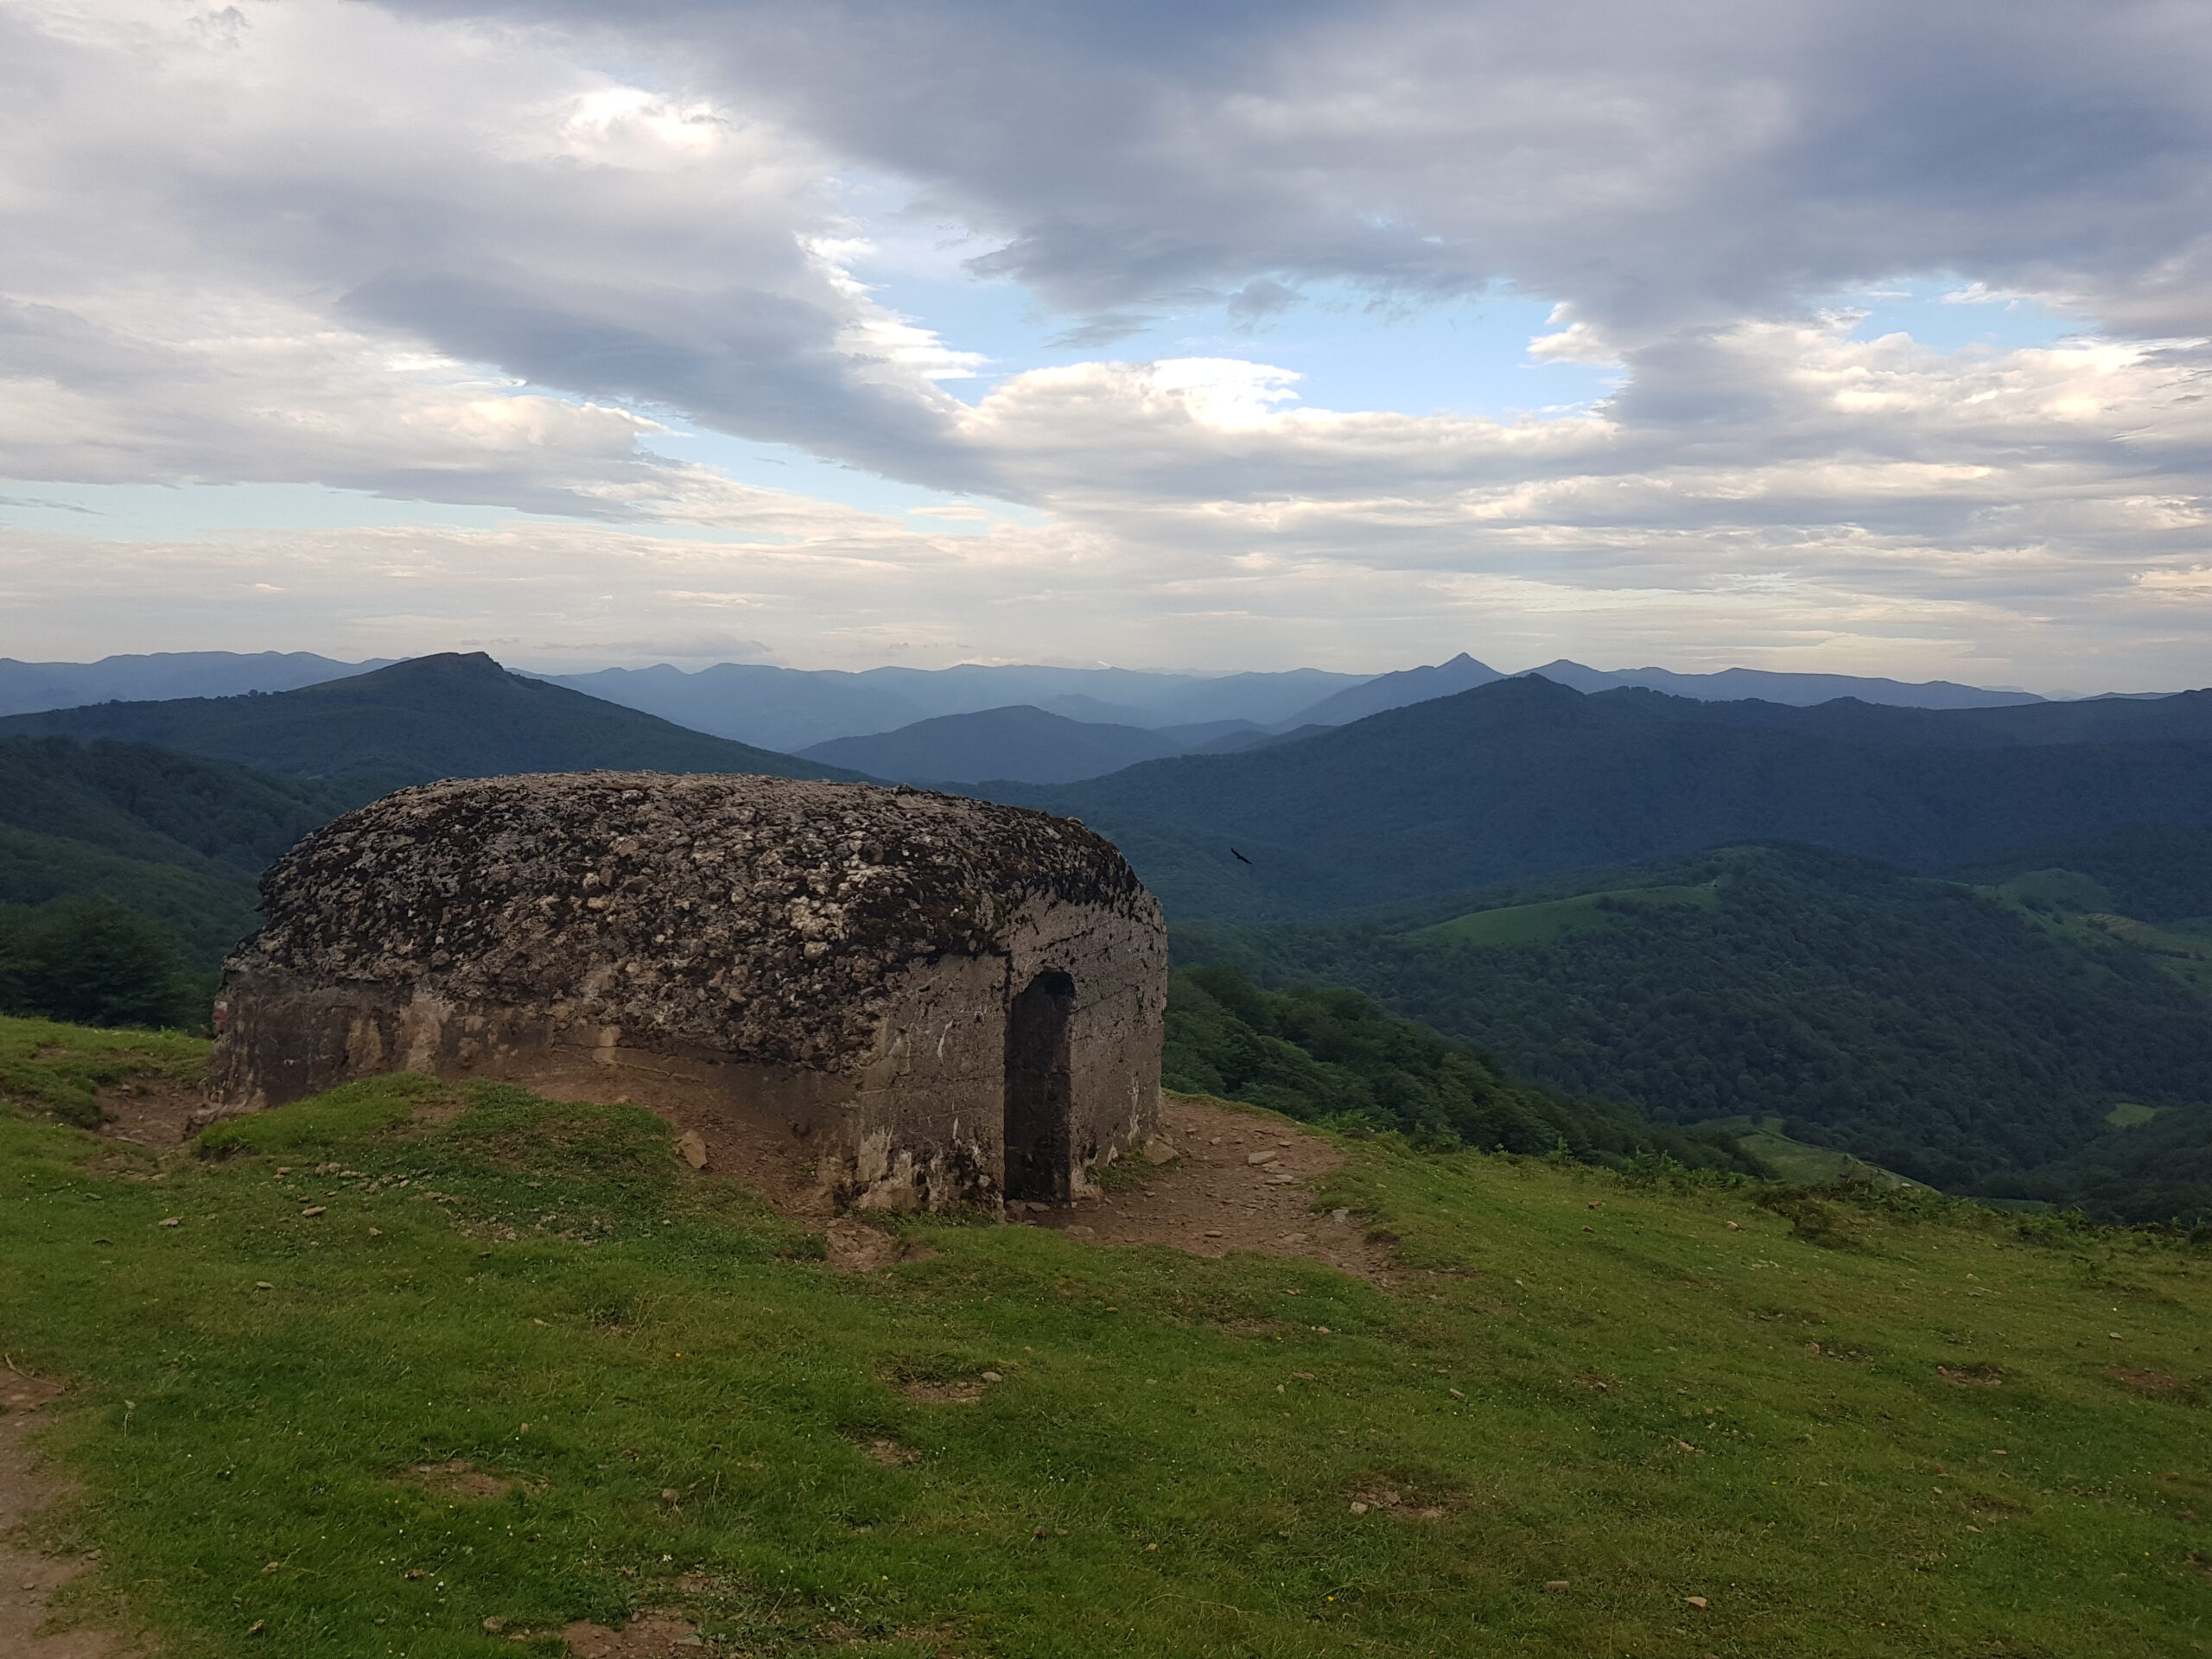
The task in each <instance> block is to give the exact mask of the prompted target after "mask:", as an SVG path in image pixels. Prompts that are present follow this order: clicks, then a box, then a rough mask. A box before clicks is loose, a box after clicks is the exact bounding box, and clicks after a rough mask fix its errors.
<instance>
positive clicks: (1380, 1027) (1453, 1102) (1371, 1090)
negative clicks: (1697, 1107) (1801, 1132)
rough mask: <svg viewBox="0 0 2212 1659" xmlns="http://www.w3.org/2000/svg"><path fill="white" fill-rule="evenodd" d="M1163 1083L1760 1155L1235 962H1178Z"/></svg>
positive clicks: (1616, 1152)
mask: <svg viewBox="0 0 2212 1659" xmlns="http://www.w3.org/2000/svg"><path fill="white" fill-rule="evenodd" d="M1161 1071H1162V1077H1163V1080H1164V1081H1165V1082H1166V1085H1167V1087H1169V1088H1170V1089H1179V1090H1183V1091H1184V1092H1185V1093H1188V1094H1203V1095H1218V1096H1225V1097H1227V1098H1229V1099H1231V1100H1242V1101H1247V1102H1249V1103H1251V1104H1253V1105H1255V1106H1264V1107H1266V1108H1267V1109H1268V1110H1270V1111H1276V1112H1281V1113H1282V1114H1283V1115H1284V1116H1287V1117H1294V1118H1298V1119H1300V1120H1301V1121H1303V1122H1309V1123H1312V1122H1331V1123H1333V1124H1336V1125H1338V1126H1339V1127H1358V1128H1378V1129H1395V1130H1398V1131H1400V1132H1402V1133H1404V1134H1408V1135H1413V1136H1414V1137H1415V1138H1416V1139H1418V1140H1420V1141H1423V1142H1425V1143H1427V1144H1430V1145H1434V1146H1446V1147H1459V1146H1466V1147H1475V1148H1477V1149H1478V1150H1479V1151H1484V1152H1496V1151H1504V1152H1519V1153H1548V1152H1550V1151H1552V1150H1553V1149H1554V1148H1555V1147H1563V1148H1564V1149H1565V1150H1566V1152H1567V1154H1569V1155H1570V1156H1572V1157H1573V1158H1575V1159H1577V1160H1580V1161H1583V1162H1592V1163H1612V1164H1618V1163H1619V1162H1621V1161H1623V1160H1625V1159H1628V1158H1630V1157H1632V1156H1634V1155H1635V1154H1637V1153H1652V1154H1663V1155H1665V1156H1667V1157H1671V1158H1673V1159H1674V1160H1676V1161H1677V1162H1678V1163H1681V1164H1686V1165H1689V1166H1694V1167H1712V1168H1726V1169H1737V1170H1741V1171H1745V1172H1751V1171H1754V1170H1756V1169H1757V1167H1758V1166H1757V1165H1756V1164H1754V1163H1752V1162H1751V1160H1748V1159H1746V1158H1745V1157H1744V1156H1743V1155H1742V1154H1740V1153H1739V1152H1738V1151H1737V1149H1736V1147H1735V1146H1734V1144H1733V1142H1732V1141H1731V1139H1730V1138H1729V1137H1728V1136H1726V1135H1722V1134H1718V1133H1714V1132H1711V1131H1689V1132H1685V1131H1683V1130H1681V1129H1680V1128H1673V1127H1670V1126H1667V1125H1661V1124H1654V1123H1650V1122H1645V1121H1644V1120H1643V1117H1642V1116H1640V1115H1639V1114H1637V1112H1636V1111H1635V1110H1634V1109H1632V1108H1628V1107H1623V1106H1619V1105H1616V1104H1614V1103H1611V1102H1608V1101H1598V1100H1587V1099H1578V1098H1576V1097H1574V1096H1571V1095H1569V1094H1567V1092H1566V1091H1565V1090H1560V1089H1554V1088H1548V1087H1546V1086H1545V1085H1543V1084H1531V1083H1529V1082H1527V1081H1525V1080H1523V1079H1520V1078H1516V1077H1509V1076H1507V1075H1506V1074H1505V1073H1504V1072H1503V1071H1501V1070H1500V1069H1499V1068H1498V1066H1497V1063H1496V1062H1495V1061H1493V1060H1492V1059H1491V1058H1490V1056H1488V1055H1487V1054H1484V1053H1482V1052H1479V1051H1478V1050H1476V1049H1473V1048H1471V1047H1470V1046H1467V1045H1466V1044H1465V1043H1458V1042H1454V1041H1452V1039H1450V1038H1448V1037H1446V1036H1444V1035H1443V1034H1441V1033H1439V1032H1435V1031H1432V1030H1430V1029H1429V1028H1428V1027H1426V1026H1422V1025H1420V1024H1417V1023H1416V1022H1414V1020H1405V1019H1401V1018H1399V1017H1397V1016H1396V1015H1394V1014H1390V1013H1389V1012H1388V1011H1387V1010H1386V1009H1384V1008H1383V1007H1380V1006H1379V1005H1378V1004H1376V1002H1375V1001H1374V1000H1373V999H1371V998H1370V997H1367V996H1363V995H1361V994H1360V993H1359V992H1357V991H1351V990H1342V989H1327V990H1325V989H1317V988H1314V987H1312V986H1297V987H1294V988H1291V989H1289V990H1287V991H1269V990H1262V989H1261V988H1259V987H1257V986H1255V985H1254V984H1253V983H1252V982H1251V981H1250V980H1249V979H1248V978H1246V977H1245V976H1244V975H1243V972H1242V971H1241V970H1239V969H1236V967H1234V966H1230V965H1228V964H1216V965H1213V966H1211V967H1204V968H1185V969H1179V970H1178V971H1177V972H1176V973H1175V974H1174V975H1173V978H1172V981H1171V984H1170V988H1169V991H1168V998H1167V1041H1166V1050H1165V1052H1164V1053H1163V1054H1162V1056H1161Z"/></svg>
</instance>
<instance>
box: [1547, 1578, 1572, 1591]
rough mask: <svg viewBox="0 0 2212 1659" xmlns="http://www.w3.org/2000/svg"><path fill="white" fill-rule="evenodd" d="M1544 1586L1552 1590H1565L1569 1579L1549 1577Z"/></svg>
mask: <svg viewBox="0 0 2212 1659" xmlns="http://www.w3.org/2000/svg"><path fill="white" fill-rule="evenodd" d="M1544 1588H1545V1589H1547V1590H1551V1591H1560V1590H1564V1589H1566V1588H1567V1580H1565V1579H1547V1580H1544Z"/></svg>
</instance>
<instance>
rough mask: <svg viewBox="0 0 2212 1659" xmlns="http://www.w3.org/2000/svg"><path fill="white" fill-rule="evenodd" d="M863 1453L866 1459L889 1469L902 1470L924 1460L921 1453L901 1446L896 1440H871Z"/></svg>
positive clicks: (863, 1448) (909, 1447)
mask: <svg viewBox="0 0 2212 1659" xmlns="http://www.w3.org/2000/svg"><path fill="white" fill-rule="evenodd" d="M861 1455H863V1456H865V1457H869V1458H873V1459H875V1461H876V1462H878V1463H880V1464H881V1465H883V1466H884V1467H885V1468H887V1469H900V1468H904V1467H905V1466H906V1465H908V1464H910V1463H919V1462H920V1461H921V1460H922V1454H921V1453H920V1452H917V1451H915V1450H914V1449H913V1448H912V1446H901V1445H899V1442H898V1441H896V1440H870V1441H869V1442H868V1444H867V1445H866V1446H862V1447H861Z"/></svg>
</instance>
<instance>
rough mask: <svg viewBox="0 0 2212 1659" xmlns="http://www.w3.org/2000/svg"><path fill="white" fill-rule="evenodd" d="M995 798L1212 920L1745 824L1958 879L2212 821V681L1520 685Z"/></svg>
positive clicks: (1644, 853)
mask: <svg viewBox="0 0 2212 1659" xmlns="http://www.w3.org/2000/svg"><path fill="white" fill-rule="evenodd" d="M993 792H994V793H995V794H996V795H998V796H999V798H1003V799H1007V800H1010V801H1017V802H1020V803H1021V804H1028V805H1034V806H1039V807H1043V808H1046V810H1052V811H1055V812H1059V813H1062V814H1065V815H1067V816H1071V817H1080V818H1082V819H1084V821H1085V822H1087V823H1090V824H1091V825H1092V826H1093V827H1094V828H1096V829H1100V830H1101V831H1102V832H1103V833H1104V834H1107V835H1109V836H1113V837H1114V838H1115V839H1116V841H1118V842H1121V843H1122V847H1123V849H1124V850H1125V851H1127V852H1128V854H1129V855H1130V856H1131V858H1132V859H1133V860H1134V861H1135V862H1136V864H1137V866H1138V868H1139V869H1140V870H1141V872H1142V873H1143V874H1145V876H1146V879H1147V880H1148V881H1149V882H1150V883H1151V885H1152V887H1153V888H1154V891H1155V892H1157V893H1160V897H1161V899H1162V901H1163V902H1164V903H1165V904H1166V906H1167V909H1168V913H1169V915H1170V916H1171V918H1184V919H1193V920H1195V919H1200V918H1213V919H1224V920H1227V919H1243V920H1248V921H1257V920H1263V919H1268V918H1279V919H1288V918H1293V917H1295V916H1299V915H1301V914H1302V915H1319V914H1325V913H1328V912H1332V911H1341V910H1346V909H1352V908H1357V907H1359V906H1367V905H1373V904H1377V903H1382V902H1385V901H1388V900H1390V899H1402V898H1410V897H1414V896H1416V895H1419V894H1421V893H1437V892H1440V891H1444V890H1446V889H1449V888H1453V887H1478V886H1482V885H1484V884H1488V883H1493V882H1498V881H1504V880H1513V879H1515V878H1516V877H1521V876H1528V875H1535V874H1543V873H1546V872H1549V871H1563V870H1569V869H1575V868H1584V867H1591V866H1599V865H1605V864H1613V863H1622V862H1627V861H1634V860H1638V859H1648V858H1652V857H1657V856H1663V855H1675V854H1688V853H1693V852H1696V851H1699V850H1700V849H1706V848H1710V847H1717V846H1726V845H1729V844H1732V843H1735V842H1745V841H1762V840H1788V841H1801V842H1808V843H1812V844H1815V845H1819V846H1822V847H1827V848H1830V849H1834V850H1837V851H1840V852H1847V853H1853V854H1856V855H1860V856H1864V857H1870V858H1876V859H1881V860H1884V861H1888V862H1891V863H1893V864H1897V865H1899V866H1901V867H1904V868H1910V869H1922V870H1942V869H1948V868H1954V867H1955V866H1958V865H1961V864H1964V863H1967V862H1970V861H1975V860H1983V859H1991V858H1997V857H2001V856H2003V855H2006V854H2008V853H2012V852H2015V851H2018V850H2019V849H2023V848H2026V847H2031V846H2034V845H2037V844H2039V843H2044V842H2054V841H2058V840H2062V839H2064V838H2066V837H2069V836H2082V835H2087V834H2091V833H2094V832H2095V831H2098V830H2101V829H2109V828H2112V827H2114V826H2117V825H2124V824H2133V823H2203V822H2205V821H2207V820H2208V819H2212V692H2185V693H2182V694H2179V695H2177V696H2171V697H2166V698H2162V699H2158V700H2155V701H2148V702H2138V701H2132V700H2121V699H2115V700H2111V701H2105V702H2094V703H2088V704H2082V703H2053V704H2030V705H2024V706H2020V707H2014V708H2004V709H1948V710H1927V709H1880V708H1877V707H1875V706H1873V705H1871V704H1864V703H1855V702H1850V701H1848V700H1847V701H1844V702H1831V703H1827V704H1822V705H1820V706H1817V707H1815V708H1810V709H1791V708H1787V707H1784V706H1783V705H1779V704H1773V703H1758V702H1734V703H1716V702H1698V701H1694V700H1692V699H1688V698H1682V697H1674V696H1666V695H1664V694H1662V693H1659V692H1653V691H1645V690H1617V691H1605V692H1599V693H1595V694H1592V695H1588V696H1586V695H1584V694H1582V693H1580V692H1577V691H1573V690H1569V689H1567V687H1565V686H1561V685H1556V684H1554V683H1551V682H1550V681H1548V680H1544V679H1541V678H1532V677H1520V678H1514V679H1505V680H1497V681H1494V682H1491V683H1489V684H1486V685H1482V686H1478V687H1476V688H1475V689H1474V690H1471V691H1463V692H1460V693H1459V694H1458V695H1457V696H1448V697H1442V698H1437V699H1433V700H1432V701H1429V702H1421V703H1415V704H1414V705H1412V706H1410V707H1408V708H1403V709H1392V710H1389V711H1387V712H1385V713H1383V714H1380V715H1370V716H1369V717H1368V718H1367V719H1365V720H1363V721H1357V722H1355V723H1354V724H1352V725H1350V726H1345V727H1340V728H1337V729H1335V730H1332V731H1327V732H1323V733H1321V734H1318V735H1315V736H1313V737H1308V738H1306V739H1304V740H1302V741H1298V742H1294V743H1287V744H1280V745H1277V746H1275V747H1271V748H1266V749H1261V750H1258V751H1255V752H1253V753H1244V754H1225V755H1211V756H1181V757H1177V758H1173V759H1169V760H1152V761H1147V762H1144V763H1142V764H1141V765H1138V766H1132V767H1129V768H1128V769H1127V770H1125V771H1122V772H1116V773H1113V774H1111V775H1110V776H1108V777H1104V778H1097V779H1090V780H1088V781H1087V782H1083V783H1077V784H1071V785H1061V786H1058V787H1057V788H1038V787H1026V788H1016V787H995V788H994V791H993Z"/></svg>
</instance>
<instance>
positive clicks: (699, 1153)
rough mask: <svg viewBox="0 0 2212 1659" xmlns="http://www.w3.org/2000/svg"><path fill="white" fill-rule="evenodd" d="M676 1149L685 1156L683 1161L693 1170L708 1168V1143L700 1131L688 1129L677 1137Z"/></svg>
mask: <svg viewBox="0 0 2212 1659" xmlns="http://www.w3.org/2000/svg"><path fill="white" fill-rule="evenodd" d="M676 1149H677V1152H679V1153H681V1154H683V1161H684V1162H685V1163H687V1164H689V1165H690V1166H691V1167H692V1168H694V1169H704V1168H705V1167H706V1166H707V1142H706V1139H705V1137H704V1136H702V1135H701V1134H700V1133H699V1131H698V1130H696V1129H686V1130H684V1131H683V1134H681V1135H677V1137H676Z"/></svg>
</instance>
